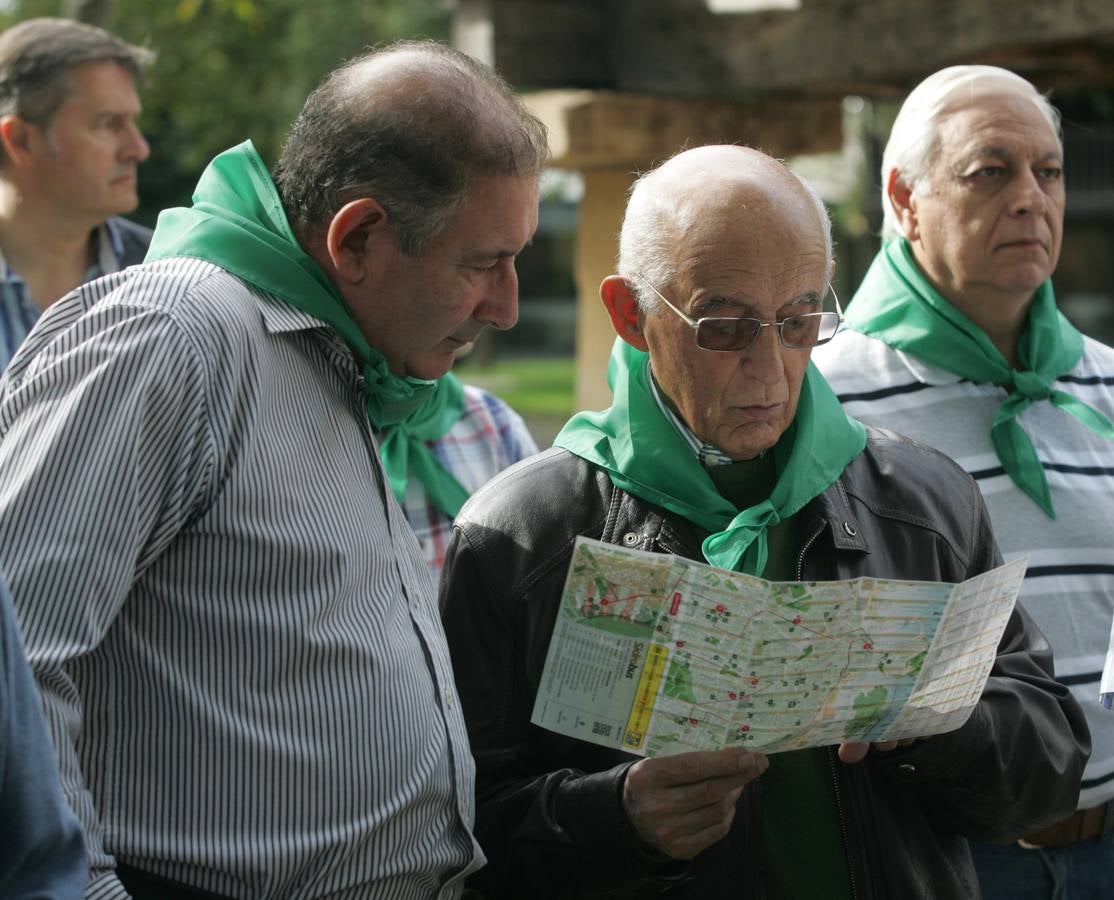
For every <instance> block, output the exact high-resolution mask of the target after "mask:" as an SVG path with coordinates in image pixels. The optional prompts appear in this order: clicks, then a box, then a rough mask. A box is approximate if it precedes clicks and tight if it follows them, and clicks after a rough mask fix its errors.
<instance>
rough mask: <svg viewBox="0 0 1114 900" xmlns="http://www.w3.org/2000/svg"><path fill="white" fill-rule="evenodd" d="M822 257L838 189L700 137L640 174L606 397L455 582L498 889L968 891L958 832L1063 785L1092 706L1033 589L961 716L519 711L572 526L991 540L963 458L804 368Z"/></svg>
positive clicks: (708, 553)
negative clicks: (636, 724) (694, 728)
mask: <svg viewBox="0 0 1114 900" xmlns="http://www.w3.org/2000/svg"><path fill="white" fill-rule="evenodd" d="M831 271H832V260H831V237H830V231H829V227H828V219H827V214H826V212H825V211H824V208H823V204H822V203H820V202H819V201H818V199H817V198H816V195H815V193H814V192H812V191H811V190H809V189H808V188H807V187H806V186H805V185H804V184H803V183H802V182H801V181H800V180H799V179H797V177H796V176H794V175H793V174H792V173H791V172H790V171H789V170H788V169H786V168H785V167H784V166H783V165H782V164H781V163H779V162H777V161H776V160H773V159H771V158H770V157H768V156H765V155H763V154H761V153H758V152H756V151H753V150H747V149H745V148H741V147H733V146H725V147H701V148H697V149H694V150H689V151H686V152H684V153H681V154H680V155H678V156H675V157H674V158H673V159H671V160H670V161H668V162H666V163H665V164H664V165H662V166H661V167H659V168H658V169H656V170H654V171H653V172H651V173H649V174H648V175H646V176H645V177H643V178H642V179H641V180H640V181H639V182H638V184H637V186H636V187H635V189H634V191H633V193H632V194H631V198H630V202H629V204H628V207H627V214H626V217H625V219H624V222H623V228H622V234H621V239H620V256H619V273H620V274H618V275H613V276H610V277H608V278H606V279H605V280H604V282H603V284H602V285H601V288H600V291H601V295H602V298H603V302H604V305H605V306H606V307H607V310H608V312H609V314H610V316H611V321H612V324H613V325H614V327H615V330H616V332H617V333H618V335H619V340H618V341H617V342H616V347H615V351H614V352H613V354H612V361H611V383H612V390H613V393H614V403H613V405H612V406H611V408H610V409H608V410H606V411H605V412H602V413H582V414H580V415H578V416H575V417H574V418H573V419H572V420H571V421H570V422H569V423H568V425H566V426H565V429H564V430H563V431H562V432H561V434H560V435H558V437H557V440H556V442H555V443H556V445H557V446H556V448H555V449H553V450H551V451H549V452H547V453H543V454H541V455H539V456H535V457H533V458H532V459H531V460H527V461H526V462H523V463H520V464H519V465H518V466H516V467H514V468H512V469H510V470H508V472H507V473H505V474H504V475H502V476H500V477H499V478H496V479H495V480H494V481H492V482H490V483H489V484H488V485H487V486H486V487H485V488H483V489H481V490H480V491H479V492H478V493H477V494H475V495H474V496H473V497H472V499H471V500H470V501H469V502H468V504H466V505H465V507H464V508H463V509H462V510H461V512H460V514H459V516H458V517H457V520H456V524H455V525H454V535H453V539H452V543H451V544H450V547H449V553H448V556H447V558H446V565H445V570H444V574H443V577H442V582H441V602H442V607H443V617H444V622H445V628H446V633H447V635H448V638H449V643H450V647H451V649H452V655H453V666H454V671H455V673H456V678H457V684H458V685H459V689H460V695H461V702H462V703H463V705H464V714H465V718H466V720H467V723H468V728H469V735H470V737H471V741H472V748H473V751H474V753H475V756H476V766H477V836H478V838H479V840H480V844H481V846H482V847H483V848H484V851H485V853H486V854H487V857H488V862H489V865H488V868H487V869H485V870H483V871H481V872H480V873H479V874H478V876H477V879H476V886H477V887H478V888H479V889H480V890H481V891H482V892H483V893H484V895H485V896H487V897H489V898H499V897H507V898H511V897H527V896H528V897H532V898H549V897H553V898H556V897H593V896H607V897H623V898H633V897H658V898H660V897H667V898H674V900H680V898H693V900H695V898H701V900H716V898H723V900H728V898H731V900H749V898H767V897H777V898H789V897H823V898H825V900H842V898H851V897H856V898H868V897H869V898H883V897H885V898H896V897H901V898H906V897H922V898H958V897H973V896H975V894H974V891H975V887H974V885H975V876H974V872H973V871H972V869H971V862H970V858H969V856H968V854H967V847H966V842H965V841H964V840H963V837H962V836H963V835H972V836H980V837H991V838H993V837H1011V836H1013V837H1016V836H1017V835H1018V834H1021V833H1025V831H1026V829H1028V828H1031V827H1033V826H1034V825H1037V824H1038V823H1039V824H1043V823H1044V822H1047V821H1051V820H1053V819H1054V818H1056V817H1057V816H1059V815H1062V814H1063V813H1064V812H1065V811H1067V810H1069V809H1070V808H1071V807H1072V805H1073V804H1074V802H1075V797H1076V792H1077V783H1076V780H1077V779H1078V777H1079V771H1080V769H1081V767H1082V765H1083V761H1084V759H1085V757H1086V753H1087V737H1086V732H1085V730H1084V729H1083V728H1082V713H1081V712H1080V711H1079V708H1078V704H1077V703H1076V702H1075V701H1074V700H1072V699H1071V697H1070V694H1069V693H1068V691H1067V690H1066V689H1065V688H1064V687H1062V686H1061V685H1058V684H1056V682H1055V681H1053V680H1052V678H1051V674H1050V667H1051V661H1050V659H1049V655H1048V647H1047V643H1046V642H1045V641H1044V639H1043V638H1042V637H1041V635H1040V633H1039V631H1037V630H1036V629H1035V628H1032V627H1031V624H1030V623H1029V620H1028V618H1027V616H1026V615H1025V614H1024V613H1023V612H1021V611H1018V612H1016V613H1015V614H1014V616H1013V617H1012V619H1011V621H1010V624H1009V625H1008V626H1007V630H1006V634H1005V636H1004V638H1003V640H1002V643H1001V645H1000V646H999V653H998V657H997V659H996V661H995V665H994V668H993V671H992V673H991V676H990V679H989V683H988V685H987V688H986V691H985V693H984V695H983V697H982V699H981V700H980V702H979V704H978V706H977V709H976V712H975V714H974V715H973V716H972V717H971V719H970V720H969V721H968V722H967V724H966V725H964V726H963V727H962V728H960V729H959V730H957V731H954V732H952V733H950V734H943V735H937V736H935V737H929V738H926V739H924V740H920V741H915V742H905V743H904V745H903V746H901V747H896V746H894V745H893V744H892V743H886V744H875V745H873V746H868V745H866V744H843V745H842V746H840V747H838V748H836V747H828V748H816V749H811V750H803V751H797V752H789V753H782V754H778V755H776V756H772V757H770V758H768V759H767V757H765V756H764V755H762V754H760V753H753V752H747V751H745V750H743V749H741V748H732V749H728V750H723V751H716V752H694V753H684V754H679V755H677V756H673V757H666V758H652V759H642V760H636V759H635V758H633V757H631V756H629V755H628V754H626V753H623V752H620V751H617V750H612V749H609V748H601V747H597V746H595V745H589V744H586V743H584V742H581V741H577V740H574V739H570V738H566V737H563V736H560V735H556V734H553V733H550V732H547V731H544V730H543V729H540V728H537V727H535V726H533V725H531V724H530V712H531V709H532V707H533V702H534V697H535V695H536V693H537V689H538V685H539V682H540V677H541V672H542V667H543V664H544V661H545V656H546V647H547V643H548V640H549V636H550V634H551V633H552V630H553V624H554V616H555V613H556V608H557V605H558V602H559V600H560V596H561V589H562V585H563V583H564V578H565V572H566V569H567V568H568V564H569V558H570V555H571V551H572V547H573V544H574V541H575V538H576V536H577V535H587V536H589V537H593V538H597V539H599V540H603V541H606V542H609V543H616V544H622V545H623V546H626V547H634V548H641V549H643V550H648V551H653V552H659V553H674V554H678V555H682V556H686V557H688V558H692V559H702V560H707V561H708V562H712V563H715V564H717V565H720V566H723V567H726V568H732V569H737V570H739V571H744V572H747V573H750V574H759V575H763V576H764V577H767V578H771V579H774V580H779V581H793V580H798V581H819V580H828V579H836V578H853V577H858V576H869V575H876V576H882V577H897V578H913V579H922V580H943V581H960V580H963V579H965V578H967V577H969V576H972V575H974V574H976V573H978V572H982V571H985V570H986V569H988V568H990V567H992V566H994V565H995V564H996V563H997V562H998V561H999V559H1000V557H999V553H998V550H997V547H996V545H995V543H994V538H993V535H992V534H991V530H990V526H989V521H988V519H987V517H986V515H985V509H984V507H983V504H982V501H981V500H980V498H979V493H978V489H977V488H976V487H975V485H974V483H973V482H972V481H971V479H970V478H969V477H968V476H967V475H966V474H965V473H964V472H963V471H962V470H960V469H959V468H958V467H957V466H956V465H954V463H952V462H951V461H950V460H948V459H947V458H946V457H944V456H943V455H942V454H939V453H937V452H935V451H933V450H931V449H929V448H926V447H920V446H918V445H914V444H912V443H911V442H909V441H906V440H905V439H903V438H900V437H898V436H896V435H894V434H891V433H883V432H880V431H875V430H870V429H865V428H864V427H863V426H862V425H861V424H860V423H858V422H856V421H854V420H852V419H850V418H849V417H848V416H847V415H846V414H845V413H844V411H843V410H842V409H841V408H840V406H839V403H838V401H837V400H836V398H835V396H834V395H833V394H832V392H831V389H830V388H829V387H828V385H827V383H826V382H825V381H824V379H823V377H822V376H821V375H820V374H819V372H818V371H817V370H816V368H815V367H814V366H812V365H810V362H809V356H810V353H811V351H812V348H813V347H815V346H817V345H818V344H821V343H823V342H824V341H825V340H827V339H829V338H830V337H831V336H832V334H834V333H835V330H836V328H837V327H838V321H839V316H838V314H837V313H836V312H830V311H829V312H824V311H823V307H822V301H823V298H824V296H825V294H826V293H827V289H828V279H829V278H830V276H831Z"/></svg>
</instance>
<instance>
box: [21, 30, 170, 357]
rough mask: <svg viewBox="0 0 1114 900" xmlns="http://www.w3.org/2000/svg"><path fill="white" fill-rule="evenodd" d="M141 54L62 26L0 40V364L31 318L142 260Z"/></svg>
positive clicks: (145, 57)
mask: <svg viewBox="0 0 1114 900" xmlns="http://www.w3.org/2000/svg"><path fill="white" fill-rule="evenodd" d="M152 58H153V56H152V54H151V53H150V51H148V50H145V49H143V48H141V47H135V46H133V45H131V44H128V43H125V42H124V41H122V40H120V39H119V38H117V37H114V36H113V35H111V34H109V33H108V32H107V31H103V30H102V29H100V28H95V27H94V26H92V25H85V24H82V23H80V22H74V21H71V20H69V19H29V20H28V21H26V22H21V23H20V24H19V25H15V26H13V27H12V28H9V29H8V30H7V31H5V32H4V33H3V34H0V367H3V366H4V365H7V363H8V360H9V359H11V357H12V354H13V353H15V350H16V348H17V347H18V346H19V345H20V343H21V342H22V341H23V339H24V338H25V337H26V336H27V332H29V331H30V330H31V327H32V326H33V325H34V324H35V321H36V320H37V319H38V318H39V315H40V314H41V313H42V311H43V310H44V309H46V308H47V307H48V306H50V304H52V303H53V302H54V301H55V300H57V299H58V298H59V297H61V296H62V295H63V294H67V293H69V292H70V291H71V290H73V289H74V288H75V287H77V286H78V285H80V284H83V283H84V282H86V281H91V280H92V279H94V278H97V277H99V276H101V275H105V274H107V273H109V272H115V271H117V270H118V269H122V268H124V267H126V266H130V265H134V264H135V263H140V262H142V261H143V257H144V254H145V253H146V252H147V245H148V244H149V243H150V239H151V232H150V231H149V230H148V229H146V228H142V227H141V226H139V225H135V224H133V223H131V222H128V221H127V220H125V219H121V218H119V216H120V215H121V214H123V213H128V212H131V211H132V210H134V209H135V208H136V206H137V205H138V203H139V197H138V195H137V194H136V168H137V166H138V165H139V163H141V162H143V160H145V159H146V158H147V156H148V153H149V152H150V151H149V148H148V146H147V142H146V141H145V140H144V139H143V135H142V134H141V133H140V131H139V126H138V124H137V120H138V118H139V112H140V104H139V95H138V88H139V86H140V81H141V79H142V76H143V72H144V70H145V69H146V67H147V66H148V65H149V64H150V62H151V60H152Z"/></svg>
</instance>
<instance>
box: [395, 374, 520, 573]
mask: <svg viewBox="0 0 1114 900" xmlns="http://www.w3.org/2000/svg"><path fill="white" fill-rule="evenodd" d="M379 448H380V453H381V454H382V457H383V465H384V467H385V468H386V470H387V477H388V478H389V479H390V482H391V487H392V488H393V490H394V493H395V498H396V499H397V500H398V502H399V503H401V504H402V511H403V512H404V513H406V521H407V522H409V523H410V527H411V528H413V529H414V534H415V535H416V536H417V538H418V543H419V544H421V546H422V554H423V555H424V556H425V561H426V562H427V563H428V564H429V568H430V570H431V571H432V572H433V576H434V578H437V577H438V576H440V574H441V567H442V566H443V565H444V562H445V548H446V547H447V546H448V543H449V536H450V535H451V534H452V527H453V519H454V518H455V517H456V514H457V513H458V512H459V511H460V507H461V506H462V505H463V504H464V501H465V500H467V499H468V497H469V496H471V494H472V493H473V492H474V491H475V490H476V489H477V488H479V487H480V486H481V485H483V484H485V483H486V482H488V481H490V480H491V479H492V478H494V477H495V476H496V475H498V474H499V473H500V472H502V471H503V470H504V469H505V468H507V467H508V466H510V465H512V464H514V463H516V462H518V461H519V460H522V459H525V458H526V457H527V456H530V455H532V454H534V453H537V452H538V445H537V444H536V443H535V442H534V438H533V437H532V436H531V434H530V431H529V429H528V428H527V427H526V423H525V422H523V421H522V416H520V415H519V414H518V413H516V412H515V411H514V410H513V409H511V408H510V407H509V406H508V405H507V404H506V403H504V402H503V401H502V400H500V399H499V398H498V397H496V396H495V395H494V394H491V393H488V392H487V391H485V390H483V389H482V388H478V387H476V386H475V385H471V384H462V383H461V381H460V379H458V378H457V377H456V375H454V374H453V373H451V372H450V373H448V374H447V375H443V376H441V378H440V379H439V382H438V385H437V390H436V401H435V402H434V403H431V404H429V405H428V406H427V408H426V409H425V410H424V411H423V413H422V415H421V416H420V417H411V419H408V420H407V421H406V422H405V423H402V424H400V425H398V426H395V427H393V428H387V429H385V430H384V431H382V432H380V433H379Z"/></svg>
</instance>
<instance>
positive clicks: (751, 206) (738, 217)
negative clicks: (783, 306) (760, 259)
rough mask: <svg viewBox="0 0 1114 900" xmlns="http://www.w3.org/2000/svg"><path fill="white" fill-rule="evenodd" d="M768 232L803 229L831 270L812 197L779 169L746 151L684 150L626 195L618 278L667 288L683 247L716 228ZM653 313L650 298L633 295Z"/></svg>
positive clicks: (825, 228)
mask: <svg viewBox="0 0 1114 900" xmlns="http://www.w3.org/2000/svg"><path fill="white" fill-rule="evenodd" d="M729 222H730V223H732V225H733V226H740V225H741V226H742V230H743V231H744V232H745V231H747V230H753V231H754V232H755V233H756V234H757V233H758V232H760V231H761V232H765V231H768V230H769V229H770V228H771V227H774V226H775V225H777V226H778V227H781V228H789V229H791V230H802V229H803V230H806V231H808V232H810V233H811V234H813V235H814V236H815V237H816V238H817V239H818V240H819V241H820V242H822V244H823V246H824V248H825V254H826V267H825V268H826V270H830V269H831V257H832V245H831V222H830V220H829V218H828V214H827V211H826V210H825V209H824V203H823V201H822V200H821V199H820V197H819V195H818V194H817V193H816V191H815V190H814V189H813V188H812V187H811V186H809V185H808V184H807V183H806V182H804V181H802V180H801V179H800V178H799V177H798V176H797V175H796V174H795V173H794V172H793V171H792V170H790V169H789V168H788V167H787V166H786V165H785V164H784V163H782V162H780V161H778V160H776V159H773V158H772V157H770V156H767V155H766V154H765V153H761V152H759V151H757V150H752V149H750V148H749V147H738V146H734V145H729V144H728V145H713V146H706V147H697V148H694V149H692V150H686V151H684V152H682V153H679V154H677V155H676V156H674V157H672V158H671V159H669V160H668V161H667V162H665V163H663V164H662V165H660V166H658V167H657V168H656V169H654V170H652V171H651V172H649V173H647V174H646V175H643V176H642V177H641V178H640V179H638V181H637V182H635V185H634V187H633V188H632V190H631V195H630V200H629V202H628V204H627V210H626V214H625V216H624V218H623V227H622V231H621V232H620V237H619V274H620V275H622V276H623V277H624V278H628V279H631V280H632V285H637V284H638V283H639V282H638V279H635V278H633V276H635V275H636V274H638V275H641V276H643V277H644V278H645V279H647V280H648V281H649V282H650V283H652V284H654V285H659V286H661V285H669V284H671V283H672V282H673V281H674V280H675V279H676V278H677V277H678V276H679V275H681V274H683V269H684V266H685V250H684V248H685V247H686V246H687V245H688V244H689V243H691V241H692V240H693V239H695V240H697V241H701V240H705V238H704V237H702V236H701V234H702V233H704V232H707V231H708V230H709V227H711V228H712V229H716V228H718V227H719V226H718V225H717V224H716V223H729ZM637 293H638V300H639V304H640V305H641V306H642V307H643V308H644V309H647V310H649V309H653V308H654V307H655V306H656V304H657V302H658V301H657V298H656V297H655V296H654V295H653V293H652V292H650V291H648V290H645V289H640V290H638V291H637Z"/></svg>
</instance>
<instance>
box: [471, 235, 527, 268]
mask: <svg viewBox="0 0 1114 900" xmlns="http://www.w3.org/2000/svg"><path fill="white" fill-rule="evenodd" d="M533 244H534V239H533V238H532V237H531V238H530V240H528V241H527V242H526V243H525V244H523V245H522V246H521V247H520V248H519V249H518V250H477V251H476V252H475V253H469V254H468V255H467V256H466V257H464V262H466V263H472V262H478V261H480V260H484V259H506V258H507V257H508V256H518V255H519V254H520V253H521V252H522V251H523V250H525V249H526V248H527V247H531V246H533Z"/></svg>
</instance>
